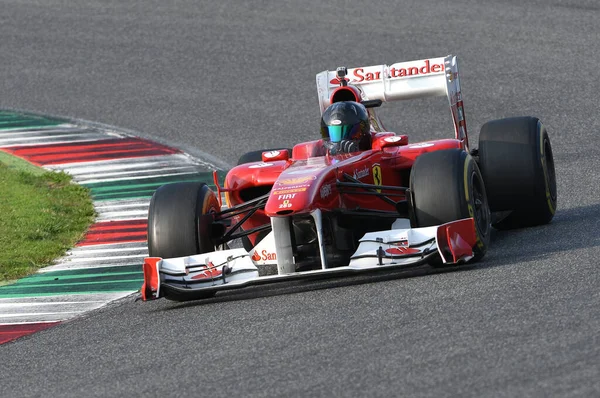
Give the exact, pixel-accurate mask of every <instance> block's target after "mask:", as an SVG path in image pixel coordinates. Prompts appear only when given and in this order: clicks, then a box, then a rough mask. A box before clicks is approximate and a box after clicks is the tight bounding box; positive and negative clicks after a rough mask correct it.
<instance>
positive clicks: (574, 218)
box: [478, 204, 600, 268]
mask: <svg viewBox="0 0 600 398" xmlns="http://www.w3.org/2000/svg"><path fill="white" fill-rule="evenodd" d="M598 246H600V204H592V205H589V206H582V207H573V208H569V209H560V208H559V209H558V211H557V212H556V215H555V216H554V219H553V220H552V222H550V223H549V224H547V225H542V226H539V227H532V228H523V229H516V230H510V231H494V234H493V235H492V243H491V250H489V252H488V254H487V255H486V257H485V258H484V259H483V261H482V262H481V263H480V264H479V266H478V268H488V267H496V266H502V265H505V264H506V263H507V261H506V260H507V259H508V260H510V262H514V261H515V260H516V261H519V262H521V261H523V262H528V261H534V260H540V259H543V258H546V257H551V256H553V255H554V254H556V253H559V252H568V251H572V250H575V249H586V248H592V247H598Z"/></svg>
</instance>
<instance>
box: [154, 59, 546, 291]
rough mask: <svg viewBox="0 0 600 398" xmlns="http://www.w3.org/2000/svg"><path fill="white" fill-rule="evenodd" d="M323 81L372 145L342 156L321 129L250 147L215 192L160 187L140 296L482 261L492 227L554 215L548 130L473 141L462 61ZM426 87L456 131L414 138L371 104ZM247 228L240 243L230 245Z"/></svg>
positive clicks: (325, 95) (327, 76) (537, 127)
mask: <svg viewBox="0 0 600 398" xmlns="http://www.w3.org/2000/svg"><path fill="white" fill-rule="evenodd" d="M317 89H318V96H319V104H320V108H321V113H322V114H324V113H326V112H328V109H329V107H334V106H338V105H340V104H338V105H336V104H337V103H354V104H356V103H358V104H360V106H361V109H362V107H364V109H365V112H366V114H367V118H368V122H366V125H367V129H368V130H367V132H368V135H367V136H368V141H369V142H368V143H367V144H368V145H367V148H366V149H365V148H359V147H350V150H349V151H335V152H334V151H333V150H331V149H330V148H331V147H330V146H328V144H331V142H333V141H336V138H335V137H328V136H325V135H324V137H325V138H326V139H321V140H316V141H311V142H305V143H300V144H298V145H296V146H295V147H294V148H293V149H291V150H288V149H279V150H265V151H257V152H251V153H248V154H246V155H244V156H242V158H240V161H239V162H238V166H237V167H234V168H233V169H232V170H230V171H229V172H228V173H227V176H226V178H225V184H224V187H218V186H217V192H216V193H215V192H213V191H212V190H211V189H210V188H209V187H208V186H207V185H206V184H203V183H178V184H170V185H165V186H163V187H161V188H159V189H158V190H157V191H156V192H155V194H154V196H153V197H152V201H151V203H150V209H149V215H148V247H149V253H150V256H151V257H148V258H147V259H146V260H145V262H144V285H143V287H142V297H143V299H144V300H149V299H156V298H159V297H166V298H169V299H173V300H188V299H199V298H206V297H210V296H212V295H214V294H215V292H217V291H219V290H226V289H233V288H239V287H244V286H248V285H255V284H261V283H269V282H275V281H279V280H286V279H297V278H310V277H323V276H327V275H340V274H348V273H357V272H365V271H371V270H378V269H387V268H392V267H409V266H416V265H422V264H426V263H427V264H429V265H431V266H433V267H444V266H448V265H456V264H462V263H467V262H470V261H475V260H478V259H481V258H482V257H483V255H484V254H485V252H486V249H487V247H488V244H489V240H490V231H491V228H492V226H494V227H496V228H503V229H506V228H514V227H523V226H533V225H540V224H545V223H548V222H549V221H550V220H551V219H552V217H553V215H554V212H555V209H556V178H555V174H554V162H553V157H552V149H551V146H550V140H549V138H548V134H547V132H546V129H545V128H544V126H543V125H542V123H541V122H540V121H539V120H538V119H536V118H534V117H516V118H509V119H502V120H495V121H491V122H488V123H486V124H485V125H484V126H483V127H482V129H481V134H480V138H479V148H478V149H471V148H470V147H469V141H468V138H467V126H466V123H465V112H464V109H463V101H462V97H461V91H460V82H459V71H458V63H457V59H456V57H454V56H447V57H441V58H433V59H426V60H419V61H411V62H403V63H396V64H393V65H377V66H370V67H360V68H354V69H348V70H347V69H346V68H338V69H337V70H336V71H324V72H321V73H319V74H318V75H317ZM427 96H447V98H448V101H449V105H450V111H451V115H452V120H453V122H454V133H453V137H452V138H448V139H441V140H433V141H426V142H420V143H415V144H410V143H409V140H408V137H407V136H405V135H396V134H394V133H392V132H388V131H384V129H383V128H382V127H381V126H382V123H381V121H380V120H379V118H378V116H377V114H376V112H375V111H376V108H377V107H378V106H380V105H382V103H388V102H392V101H397V100H408V99H412V98H421V97H427ZM336 123H338V124H341V121H340V120H333V122H332V124H331V126H329V127H331V128H332V129H333V128H334V127H336V126H335V124H336ZM340 127H341V126H340ZM363 127H364V126H363ZM332 131H333V130H332ZM335 131H338V132H339V131H342V130H340V129H337V130H335ZM335 134H336V135H337V134H338V133H335ZM338 138H339V137H338ZM215 182H216V178H215ZM222 193H223V194H224V197H225V202H226V204H225V205H224V204H222V203H221V196H222V195H221V194H222ZM240 238H241V240H242V241H243V244H244V248H243V249H242V248H233V249H232V248H230V247H231V246H232V245H231V244H230V242H232V241H234V240H238V239H240Z"/></svg>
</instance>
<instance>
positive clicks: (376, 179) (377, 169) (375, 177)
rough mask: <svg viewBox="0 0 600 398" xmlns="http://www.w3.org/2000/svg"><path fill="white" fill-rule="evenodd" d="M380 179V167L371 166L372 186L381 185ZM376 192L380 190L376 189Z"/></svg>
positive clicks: (377, 165) (376, 165)
mask: <svg viewBox="0 0 600 398" xmlns="http://www.w3.org/2000/svg"><path fill="white" fill-rule="evenodd" d="M382 181H383V180H382V178H381V166H379V164H374V165H373V184H375V185H383V184H382ZM377 192H381V189H378V190H377Z"/></svg>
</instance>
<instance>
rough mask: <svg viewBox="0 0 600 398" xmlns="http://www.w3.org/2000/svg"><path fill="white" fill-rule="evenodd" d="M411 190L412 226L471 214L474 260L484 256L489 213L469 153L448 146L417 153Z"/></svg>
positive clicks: (487, 239)
mask: <svg viewBox="0 0 600 398" xmlns="http://www.w3.org/2000/svg"><path fill="white" fill-rule="evenodd" d="M410 191H411V202H412V206H411V211H412V214H411V224H412V226H413V227H414V228H420V227H430V226H435V225H440V224H444V223H447V222H451V221H456V220H461V219H464V218H471V217H472V218H473V219H474V220H475V231H476V235H477V243H476V245H475V247H473V254H474V259H475V260H479V259H481V258H482V257H483V256H484V255H485V253H486V251H487V248H488V245H489V242H490V233H491V215H490V209H489V206H488V201H487V196H486V190H485V186H484V183H483V178H482V176H481V172H480V171H479V167H477V163H476V162H475V160H474V159H473V158H472V157H471V156H470V155H469V154H468V153H466V152H465V151H464V150H462V149H448V150H442V151H436V152H430V153H425V154H423V155H420V156H419V157H418V158H417V159H416V161H415V163H414V164H413V167H412V170H411V173H410ZM431 265H432V266H441V265H442V264H441V263H440V264H437V263H435V264H431Z"/></svg>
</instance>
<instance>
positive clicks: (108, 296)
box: [0, 292, 131, 304]
mask: <svg viewBox="0 0 600 398" xmlns="http://www.w3.org/2000/svg"><path fill="white" fill-rule="evenodd" d="M130 294H131V292H110V293H84V294H60V295H55V296H37V297H10V298H0V303H1V304H8V303H53V302H55V301H59V302H70V303H72V302H88V301H89V302H97V301H102V302H107V301H112V300H118V299H120V298H123V297H126V296H128V295H130Z"/></svg>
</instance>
